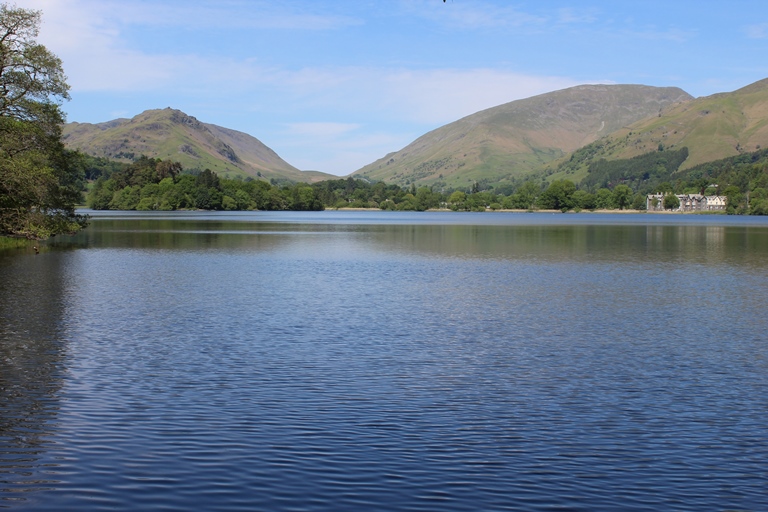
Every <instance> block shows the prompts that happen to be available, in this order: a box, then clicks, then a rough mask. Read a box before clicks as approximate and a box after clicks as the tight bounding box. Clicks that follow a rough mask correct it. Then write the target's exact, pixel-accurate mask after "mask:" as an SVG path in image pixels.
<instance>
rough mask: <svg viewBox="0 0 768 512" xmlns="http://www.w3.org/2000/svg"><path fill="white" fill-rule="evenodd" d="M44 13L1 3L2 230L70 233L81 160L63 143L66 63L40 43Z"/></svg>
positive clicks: (75, 225) (78, 219) (77, 222)
mask: <svg viewBox="0 0 768 512" xmlns="http://www.w3.org/2000/svg"><path fill="white" fill-rule="evenodd" d="M39 25H40V12H39V11H32V10H27V9H20V8H16V7H13V6H8V5H6V4H0V63H1V65H0V234H2V235H11V236H20V237H26V238H35V239H40V238H47V237H50V236H54V235H56V234H60V233H73V232H75V231H77V230H79V229H80V228H82V227H83V226H84V225H85V223H86V219H85V217H83V216H81V215H77V214H76V213H75V205H76V204H78V203H79V202H80V200H81V191H82V187H83V165H82V161H81V158H80V157H79V155H78V154H77V153H74V152H71V151H67V150H65V149H64V145H63V144H62V142H61V125H62V123H63V122H64V115H63V113H62V112H61V109H60V102H61V101H62V100H64V99H68V98H69V95H68V93H67V91H68V89H69V86H68V85H67V84H66V81H65V77H64V71H63V69H62V67H61V61H60V60H59V59H58V57H56V56H55V55H53V54H52V53H50V52H49V51H48V50H47V49H46V48H45V47H44V46H42V45H40V44H37V42H36V41H35V38H36V37H37V35H38V27H39Z"/></svg>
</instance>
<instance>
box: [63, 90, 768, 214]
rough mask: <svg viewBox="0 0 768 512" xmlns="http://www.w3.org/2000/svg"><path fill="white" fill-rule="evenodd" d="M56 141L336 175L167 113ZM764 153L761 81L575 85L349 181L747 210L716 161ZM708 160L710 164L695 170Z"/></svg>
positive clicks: (269, 175)
mask: <svg viewBox="0 0 768 512" xmlns="http://www.w3.org/2000/svg"><path fill="white" fill-rule="evenodd" d="M63 140H64V142H65V144H66V145H67V147H68V148H70V149H77V150H79V151H81V152H83V153H85V154H87V155H91V156H93V157H98V158H101V159H106V160H109V161H111V162H119V163H123V164H128V163H131V162H134V161H136V160H137V159H138V158H140V157H142V156H144V157H148V158H152V159H158V160H171V161H174V162H178V163H179V164H180V165H181V167H182V168H183V169H184V170H185V171H188V172H191V173H195V174H199V173H200V172H202V171H204V170H206V169H208V170H210V171H212V172H214V173H216V174H217V175H218V176H221V177H222V178H237V179H249V178H250V179H253V180H261V181H268V182H270V183H272V184H273V185H279V184H291V183H294V184H295V183H308V184H312V183H319V182H323V181H333V180H338V177H336V176H332V175H329V174H324V173H320V172H313V171H302V170H300V169H297V168H296V167H294V166H293V165H291V164H290V163H288V162H286V161H285V160H283V159H282V158H281V157H280V156H279V155H278V154H277V153H276V152H275V151H273V150H272V149H271V148H269V147H267V146H266V145H265V144H263V143H262V142H261V141H260V140H258V139H257V138H256V137H253V136H251V135H248V134H245V133H242V132H238V131H235V130H231V129H228V128H224V127H220V126H216V125H213V124H209V123H204V122H201V121H199V120H197V119H196V118H195V117H193V116H191V115H189V114H186V113H184V112H181V111H179V110H175V109H172V108H166V109H158V110H147V111H145V112H142V113H141V114H139V115H137V116H135V117H133V118H132V119H116V120H112V121H107V122H104V123H98V124H88V123H76V122H75V123H68V124H66V125H65V126H64V128H63ZM764 147H767V148H768V79H766V80H761V81H759V82H756V83H753V84H751V85H748V86H746V87H743V88H741V89H738V90H736V91H733V92H726V93H719V94H715V95H712V96H707V97H702V98H693V97H692V96H691V95H690V94H688V93H686V92H685V91H683V90H682V89H679V88H676V87H651V86H645V85H581V86H576V87H571V88H568V89H564V90H560V91H555V92H550V93H546V94H542V95H538V96H534V97H531V98H527V99H522V100H517V101H513V102H510V103H506V104H503V105H499V106H497V107H493V108H490V109H486V110H483V111H480V112H477V113H475V114H472V115H470V116H467V117H464V118H462V119H459V120H457V121H454V122H452V123H449V124H446V125H444V126H442V127H440V128H437V129H435V130H433V131H430V132H429V133H426V134H424V135H423V136H421V137H419V138H417V139H416V140H414V141H413V142H412V143H410V144H408V145H407V146H406V147H404V148H402V149H400V150H397V151H393V152H392V153H389V154H387V155H385V156H383V157H381V158H380V159H378V160H376V161H374V162H371V163H370V164H368V165H366V166H364V167H362V168H361V169H358V170H357V171H355V172H353V173H352V174H351V175H349V176H348V178H352V179H354V180H361V181H363V182H365V183H367V184H369V185H372V184H375V183H384V184H386V185H392V186H394V185H396V186H398V187H401V188H403V189H405V190H407V189H411V192H412V193H413V194H414V195H415V192H416V191H417V190H419V189H421V188H426V189H428V190H430V191H434V192H439V193H442V194H446V195H447V194H449V193H451V192H454V191H462V192H466V193H472V192H481V191H491V192H494V193H496V194H504V195H509V194H512V193H514V192H515V191H517V190H518V189H519V188H520V187H521V186H522V185H523V184H525V183H526V182H533V183H535V184H537V186H538V188H539V189H540V190H544V189H546V187H547V186H548V185H550V184H552V183H554V182H559V181H567V182H571V183H572V184H573V185H574V186H575V187H576V188H581V189H584V190H586V191H587V192H590V193H596V192H597V191H598V189H600V188H606V189H609V190H613V188H614V187H616V186H617V185H620V184H623V185H628V186H629V187H630V188H631V189H632V191H633V193H635V194H640V193H651V192H652V191H657V190H661V191H663V190H664V189H668V191H670V192H672V191H675V192H683V191H684V190H683V189H688V190H687V191H688V192H692V191H695V192H699V191H700V192H702V193H706V192H707V188H708V187H709V186H710V185H712V186H713V187H714V188H712V189H711V190H710V191H709V193H715V192H717V188H718V187H720V191H721V192H722V190H724V189H725V188H726V187H727V186H737V187H738V188H739V190H740V193H741V194H746V197H747V203H748V197H749V194H750V192H751V191H752V190H753V189H763V188H765V187H766V186H768V181H767V182H766V183H765V184H764V183H763V182H762V177H761V175H760V173H757V174H755V173H753V174H755V175H754V176H751V177H746V178H738V179H739V180H741V181H742V182H745V180H746V182H745V183H731V182H730V181H728V180H724V178H723V176H724V175H723V172H725V171H723V169H722V168H723V166H725V167H728V165H730V164H728V163H723V162H726V161H727V160H728V159H734V158H735V159H736V160H735V162H737V163H739V162H740V163H742V164H744V163H749V165H752V166H754V165H760V162H763V160H764V158H765V156H764V155H762V152H761V150H762V148H764ZM747 161H748V162H747ZM717 162H720V163H719V164H716V163H717ZM708 163H713V166H714V167H712V166H710V167H712V168H711V169H709V170H706V169H703V168H702V167H701V166H705V165H706V164H708ZM731 167H732V166H731ZM737 174H738V173H737ZM729 179H731V178H729ZM733 179H736V178H733ZM696 180H699V182H697V183H694V182H695V181H696ZM766 180H768V178H766ZM704 181H707V183H706V184H704V183H703V182H704ZM764 185H765V186H764ZM660 187H661V188H660ZM699 189H700V190H699ZM531 193H533V194H534V195H535V193H536V192H535V190H533V189H531ZM761 194H762V192H760V191H758V196H760V195H761ZM497 202H500V201H497Z"/></svg>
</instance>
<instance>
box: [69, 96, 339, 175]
mask: <svg viewBox="0 0 768 512" xmlns="http://www.w3.org/2000/svg"><path fill="white" fill-rule="evenodd" d="M63 138H64V143H65V144H66V145H67V147H69V148H72V149H79V150H81V151H83V152H84V153H87V154H90V155H94V156H101V157H106V158H110V159H114V160H122V161H126V162H130V161H132V160H133V159H134V158H136V157H139V156H140V155H146V156H148V157H152V158H160V159H170V160H174V161H177V162H180V163H181V164H182V165H183V166H184V168H185V169H199V170H203V169H206V168H207V169H211V170H212V171H215V172H217V173H220V174H221V175H223V176H236V175H241V176H254V177H257V176H263V177H264V178H268V179H269V178H275V179H287V180H291V181H305V182H311V181H319V180H322V179H328V178H331V177H333V176H330V175H326V174H323V173H318V172H302V171H300V170H298V169H296V168H295V167H293V166H292V165H290V164H289V163H287V162H286V161H285V160H283V159H282V158H280V157H279V156H278V155H277V153H275V152H274V151H273V150H272V149H270V148H269V147H267V146H266V145H264V144H263V143H262V142H261V141H259V140H258V139H256V138H255V137H252V136H250V135H248V134H245V133H242V132H238V131H235V130H230V129H228V128H222V127H220V126H216V125H213V124H208V123H202V122H200V121H198V120H197V119H196V118H194V117H192V116H189V115H187V114H185V113H184V112H181V111H179V110H174V109H171V108H166V109H162V110H147V111H145V112H142V113H141V114H139V115H137V116H135V117H134V118H132V119H116V120H114V121H108V122H105V123H99V124H89V123H68V124H66V125H65V126H64V132H63Z"/></svg>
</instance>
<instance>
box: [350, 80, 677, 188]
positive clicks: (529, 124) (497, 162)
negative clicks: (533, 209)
mask: <svg viewBox="0 0 768 512" xmlns="http://www.w3.org/2000/svg"><path fill="white" fill-rule="evenodd" d="M690 99H691V96H690V95H689V94H687V93H686V92H684V91H683V90H681V89H678V88H674V87H665V88H659V87H649V86H643V85H582V86H578V87H572V88H569V89H565V90H562V91H556V92H552V93H547V94H542V95H539V96H535V97H533V98H528V99H524V100H519V101H514V102H511V103H507V104H504V105H500V106H498V107H494V108H490V109H487V110H484V111H481V112H478V113H476V114H473V115H470V116H468V117H465V118H463V119H460V120H458V121H456V122H453V123H450V124H448V125H445V126H443V127H441V128H438V129H436V130H433V131H431V132H429V133H427V134H425V135H423V136H422V137H419V138H418V139H416V140H415V141H414V142H412V143H411V144H409V145H408V146H407V147H405V148H403V149H401V150H400V151H397V152H395V153H390V154H388V155H387V156H385V157H383V158H381V159H379V160H377V161H376V162H373V163H371V164H369V165H367V166H365V167H363V168H362V169H360V170H358V171H356V172H355V173H353V176H355V177H363V178H367V179H370V180H374V181H379V180H381V181H386V182H388V183H397V184H399V185H410V184H416V185H443V186H447V187H466V186H467V185H468V184H471V183H473V182H482V183H499V182H504V181H505V180H508V179H511V178H514V177H519V176H522V175H526V174H529V173H531V172H533V171H535V170H538V169H541V168H543V167H544V166H546V165H547V164H548V163H550V162H552V161H554V160H557V159H559V158H561V157H563V156H564V155H566V154H568V153H570V152H571V151H574V150H576V149H578V148H580V147H582V146H584V145H585V144H589V143H590V142H593V141H595V140H596V139H598V138H599V137H602V136H604V135H607V134H608V133H611V132H613V131H615V130H618V129H620V128H622V127H624V126H627V125H629V124H631V123H634V122H636V121H638V120H640V119H645V118H648V117H649V116H653V115H657V114H658V113H659V111H660V110H662V109H664V108H666V107H669V106H671V105H674V104H677V103H681V102H682V103H684V102H687V101H689V100H690Z"/></svg>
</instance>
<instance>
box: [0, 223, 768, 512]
mask: <svg viewBox="0 0 768 512" xmlns="http://www.w3.org/2000/svg"><path fill="white" fill-rule="evenodd" d="M766 306H768V219H761V218H744V217H740V218H736V217H725V216H680V215H600V214H567V215H563V214H557V215H551V214H506V213H493V214H491V213H481V214H460V213H387V212H317V213H286V212H281V213H265V212H254V213H250V212H249V213H234V214H225V213H216V214H212V213H197V212H195V213H169V214H156V213H152V214H142V213H125V212H121V213H109V214H105V213H99V214H98V215H97V216H94V218H93V220H92V225H91V226H90V227H89V228H88V229H87V230H85V231H84V232H83V233H81V234H79V235H78V236H76V237H57V238H56V239H54V240H52V241H50V242H49V243H47V244H45V245H43V246H42V247H41V250H40V254H38V255H35V254H34V252H33V251H32V250H31V249H28V250H27V249H23V250H6V251H0V508H10V509H18V510H35V511H38V510H50V511H59V510H217V511H226V510H310V511H311V510H329V511H330V510H333V511H344V510H441V511H442V510H448V511H450V510H483V511H485V510H534V511H535V510H589V511H601V510H605V511H608V510H611V511H613V510H649V511H650V510H654V511H656V510H691V511H693V510H695V511H703V510H752V511H765V510H768V315H767V314H766Z"/></svg>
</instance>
